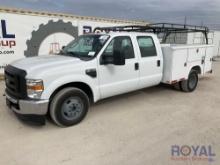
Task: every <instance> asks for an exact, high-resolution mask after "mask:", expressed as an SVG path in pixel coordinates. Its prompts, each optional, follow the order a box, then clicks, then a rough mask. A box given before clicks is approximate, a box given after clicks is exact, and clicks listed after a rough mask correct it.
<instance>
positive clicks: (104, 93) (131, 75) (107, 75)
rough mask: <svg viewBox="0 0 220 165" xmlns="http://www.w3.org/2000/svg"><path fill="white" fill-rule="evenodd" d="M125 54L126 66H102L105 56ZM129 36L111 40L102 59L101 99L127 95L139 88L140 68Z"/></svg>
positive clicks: (100, 75) (100, 77)
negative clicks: (122, 94) (117, 53)
mask: <svg viewBox="0 0 220 165" xmlns="http://www.w3.org/2000/svg"><path fill="white" fill-rule="evenodd" d="M118 51H120V53H124V54H125V58H126V61H125V65H113V64H102V59H103V56H113V53H114V52H118ZM137 61H138V60H137V58H136V57H135V54H134V49H133V44H132V41H131V38H130V37H129V36H118V37H115V38H113V39H112V40H111V42H110V43H109V45H108V46H107V48H106V49H105V51H104V52H103V54H102V55H101V57H100V62H99V86H100V93H101V98H106V97H110V96H114V95H118V94H121V93H126V92H129V91H132V90H135V89H137V88H138V81H139V68H138V67H137V66H136V63H137Z"/></svg>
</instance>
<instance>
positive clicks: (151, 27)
mask: <svg viewBox="0 0 220 165" xmlns="http://www.w3.org/2000/svg"><path fill="white" fill-rule="evenodd" d="M97 31H105V32H110V31H113V32H148V33H155V34H160V33H164V37H163V41H166V39H167V37H168V36H169V35H170V34H171V33H195V32H201V33H202V34H203V35H204V36H205V40H206V44H208V33H209V28H208V27H205V26H194V25H184V24H171V23H156V24H148V25H140V26H139V25H130V26H113V27H97V28H95V29H94V32H97Z"/></svg>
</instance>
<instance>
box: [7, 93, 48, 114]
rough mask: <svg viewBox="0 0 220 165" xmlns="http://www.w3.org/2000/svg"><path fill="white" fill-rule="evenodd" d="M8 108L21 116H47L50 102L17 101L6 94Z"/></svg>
mask: <svg viewBox="0 0 220 165" xmlns="http://www.w3.org/2000/svg"><path fill="white" fill-rule="evenodd" d="M6 102H7V106H8V107H9V108H10V109H11V110H13V111H14V112H16V113H17V114H21V115H46V114H47V111H48V105H49V100H17V99H14V98H12V97H11V96H9V95H8V94H7V93H6Z"/></svg>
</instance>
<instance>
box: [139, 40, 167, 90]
mask: <svg viewBox="0 0 220 165" xmlns="http://www.w3.org/2000/svg"><path fill="white" fill-rule="evenodd" d="M137 42H138V47H139V51H140V56H141V57H140V58H141V59H140V61H139V65H140V82H139V85H140V88H145V87H149V86H154V85H157V84H159V83H160V82H161V79H162V69H163V68H162V62H163V61H162V59H161V58H162V56H161V54H159V53H160V52H158V50H157V48H156V46H155V43H154V39H153V37H151V36H137ZM157 44H159V42H158V43H157Z"/></svg>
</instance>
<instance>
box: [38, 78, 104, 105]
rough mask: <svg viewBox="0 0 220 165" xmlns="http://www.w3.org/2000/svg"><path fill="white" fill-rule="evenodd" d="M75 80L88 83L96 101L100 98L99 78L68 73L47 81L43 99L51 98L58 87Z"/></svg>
mask: <svg viewBox="0 0 220 165" xmlns="http://www.w3.org/2000/svg"><path fill="white" fill-rule="evenodd" d="M74 82H82V83H85V84H87V85H88V86H89V87H90V88H91V90H92V92H93V97H94V102H96V101H97V100H99V98H100V93H99V89H98V85H97V84H98V79H93V78H90V77H88V76H86V75H85V76H84V75H76V74H74V75H68V76H62V77H59V78H57V79H55V80H52V81H50V82H46V83H45V84H44V85H45V90H44V92H43V93H42V95H41V99H49V98H50V96H51V95H52V94H53V93H54V92H55V90H56V89H58V88H59V87H61V86H63V85H65V84H69V83H74Z"/></svg>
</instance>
